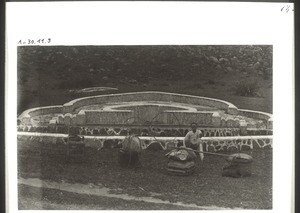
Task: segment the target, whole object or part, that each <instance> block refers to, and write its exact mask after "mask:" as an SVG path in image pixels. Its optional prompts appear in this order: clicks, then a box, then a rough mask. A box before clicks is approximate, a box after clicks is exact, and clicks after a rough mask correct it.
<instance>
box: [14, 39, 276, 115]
mask: <svg viewBox="0 0 300 213" xmlns="http://www.w3.org/2000/svg"><path fill="white" fill-rule="evenodd" d="M272 51H273V49H272V46H268V45H243V46H241V45H236V46H234V45H230V46H228V45H226V46H225V45H223V46H222V45H218V46H209V45H205V46H176V45H172V46H19V47H18V114H20V113H21V112H23V111H24V110H26V109H29V108H32V107H37V106H48V105H61V104H64V103H66V102H67V101H70V100H72V99H74V98H77V97H81V96H87V95H98V94H108V93H123V92H134V91H166V92H176V93H182V94H191V95H200V96H207V97H213V98H220V99H223V100H226V101H229V102H232V103H233V104H235V105H236V106H237V107H239V108H246V109H253V110H260V111H265V112H270V113H272ZM86 87H115V88H118V90H116V91H114V90H111V91H104V92H93V93H88V94H87V93H84V94H82V93H74V92H70V90H74V89H82V88H86Z"/></svg>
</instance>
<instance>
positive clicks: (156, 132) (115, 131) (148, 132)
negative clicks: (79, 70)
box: [18, 125, 240, 137]
mask: <svg viewBox="0 0 300 213" xmlns="http://www.w3.org/2000/svg"><path fill="white" fill-rule="evenodd" d="M75 128H76V129H75V131H76V132H77V134H80V135H94V136H126V135H128V134H129V133H132V134H135V135H138V136H164V137H180V136H184V135H186V133H187V132H188V131H189V130H190V128H189V127H156V126H155V127H151V126H150V125H149V126H133V127H130V126H127V127H109V126H103V127H93V126H83V127H75ZM73 129H74V128H73ZM198 129H199V130H200V131H201V132H202V134H203V136H205V137H224V136H238V135H240V129H239V128H210V127H200V128H198ZM18 131H19V132H37V133H62V134H68V132H69V129H68V127H67V126H42V127H33V126H22V127H21V126H19V127H18Z"/></svg>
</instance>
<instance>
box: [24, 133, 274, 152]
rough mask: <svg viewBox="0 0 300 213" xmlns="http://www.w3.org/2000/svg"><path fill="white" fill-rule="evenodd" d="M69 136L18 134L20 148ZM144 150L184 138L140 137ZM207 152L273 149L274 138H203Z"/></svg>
mask: <svg viewBox="0 0 300 213" xmlns="http://www.w3.org/2000/svg"><path fill="white" fill-rule="evenodd" d="M67 136H68V135H67V134H51V133H34V132H18V147H22V145H28V143H31V142H33V143H42V144H45V143H50V144H59V143H64V141H63V138H66V137H67ZM84 138H85V139H84V140H85V144H86V146H87V147H92V148H97V149H102V148H113V147H115V146H116V145H117V144H119V143H120V142H122V141H123V140H124V138H125V136H85V137H84ZM139 138H140V140H141V142H142V148H143V149H155V150H158V149H161V150H169V149H172V148H174V147H176V146H178V145H180V144H181V143H182V141H183V139H184V137H149V136H140V137H139ZM202 141H203V145H204V149H205V150H206V151H211V152H217V151H239V150H243V149H254V148H265V147H270V148H272V147H273V136H267V135H263V136H232V137H203V138H202Z"/></svg>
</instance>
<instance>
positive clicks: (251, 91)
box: [234, 81, 260, 97]
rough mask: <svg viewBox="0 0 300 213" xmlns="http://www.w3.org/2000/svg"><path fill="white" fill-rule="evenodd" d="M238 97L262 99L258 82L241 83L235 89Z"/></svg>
mask: <svg viewBox="0 0 300 213" xmlns="http://www.w3.org/2000/svg"><path fill="white" fill-rule="evenodd" d="M234 91H235V94H236V95H240V96H246V97H260V94H259V92H258V91H259V86H258V84H257V82H256V81H241V82H238V83H237V84H236V86H235V87H234Z"/></svg>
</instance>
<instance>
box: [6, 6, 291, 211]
mask: <svg viewBox="0 0 300 213" xmlns="http://www.w3.org/2000/svg"><path fill="white" fill-rule="evenodd" d="M149 4H151V3H149ZM42 6H45V5H42ZM73 6H74V5H73ZM100 6H101V4H100ZM113 6H116V5H115V4H113ZM177 6H178V5H177ZM284 6H285V5H283V6H282V7H284ZM282 7H281V8H282ZM41 8H42V9H41V11H43V10H44V9H45V8H44V7H41ZM75 8H77V7H75ZM188 8H190V7H188ZM144 9H145V8H144V7H141V9H140V10H139V11H138V12H136V11H135V10H134V9H132V11H133V13H136V14H137V15H141V14H142V11H144ZM91 10H93V9H91ZM192 11H194V10H192ZM61 12H62V11H61V10H59V15H58V16H60V15H61ZM185 12H186V11H185ZM71 14H72V16H73V15H74V14H73V13H71ZM167 14H168V13H167ZM120 15H122V14H120ZM158 15H162V14H161V13H158ZM72 16H71V17H72ZM100 16H101V15H100ZM173 16H174V14H173V13H171V15H170V19H171V18H172V17H173ZM188 16H189V15H188ZM141 17H144V16H143V15H141ZM189 17H190V16H189ZM191 17H193V18H195V17H196V15H191ZM125 19H126V18H125ZM89 20H90V19H89ZM126 20H127V21H128V20H129V21H132V19H130V18H129V19H126ZM155 20H156V19H155ZM184 20H186V19H184ZM64 21H65V20H64ZM148 21H149V19H147V18H146V21H145V23H148ZM107 22H108V23H109V22H110V23H112V25H109V24H108V23H105V24H104V25H101V23H100V24H99V25H100V28H99V29H97V30H99V32H98V31H97V33H98V34H97V35H101V32H104V31H105V30H110V31H109V32H112V34H114V36H116V38H119V37H120V36H122V35H120V34H117V33H116V32H119V30H120V29H121V30H124V31H126V33H125V34H126V35H127V36H128V35H131V33H132V32H130V33H128V32H127V31H129V29H127V28H126V27H124V26H121V25H122V24H121V23H122V21H121V23H119V24H118V26H119V27H120V29H119V28H117V27H118V26H114V25H113V24H114V23H116V22H115V21H114V19H112V20H111V21H107ZM196 22H197V21H195V20H193V21H192V23H196ZM92 23H93V22H92ZM154 23H157V20H156V21H155V22H154ZM172 23H173V22H172ZM80 24H82V22H81V23H80ZM127 24H128V23H127ZM130 24H131V23H130ZM176 24H177V22H176ZM176 24H175V25H176ZM61 25H62V24H58V26H61ZM71 25H72V27H74V25H76V23H74V25H73V24H71ZM133 25H134V26H136V23H133ZM175 25H174V24H171V23H170V26H171V28H172V29H173V27H174V26H175ZM181 25H182V23H181V22H180V23H179V26H181ZM191 25H192V24H190V23H189V24H188V27H190V26H191ZM101 26H104V29H101ZM108 26H109V27H108ZM111 26H114V27H116V28H114V27H112V28H111ZM259 26H260V25H259ZM150 28H151V29H156V28H155V27H153V26H151V27H150ZM60 29H61V28H60ZM72 29H73V30H74V28H72ZM83 29H87V28H86V27H84V26H83ZM93 29H94V28H93ZM130 29H132V28H130ZM145 29H146V27H142V28H137V29H136V31H137V33H138V34H139V33H141V32H142V34H143V33H145V32H144V31H143V30H145ZM209 29H210V28H209ZM139 30H140V31H139ZM176 30H177V29H176ZM223 30H224V29H223ZM166 31H167V30H166ZM73 32H74V31H72V33H73ZM89 32H94V31H93V30H92V31H89ZM147 32H148V31H147ZM246 32H247V30H246ZM60 33H61V32H60ZM72 33H69V34H68V35H70V34H72ZM106 33H107V32H106ZM115 33H116V34H117V35H115ZM197 33H199V32H198V31H197ZM104 34H105V33H104ZM108 34H109V33H108ZM41 35H42V36H41ZM41 35H40V36H35V37H29V36H27V37H26V36H20V37H18V36H16V35H15V36H14V38H17V39H15V40H14V41H13V42H15V45H16V46H15V50H14V56H15V59H14V61H15V62H16V64H15V65H14V69H11V70H15V75H13V77H14V82H15V83H14V85H15V87H14V88H15V90H14V91H15V92H16V93H15V94H14V98H15V99H16V100H15V101H16V102H14V103H15V112H16V114H15V115H14V117H11V118H10V119H12V120H15V121H14V122H12V124H13V125H11V126H12V129H14V131H15V133H13V134H12V135H10V136H9V137H10V138H14V139H13V141H15V142H14V145H11V146H12V147H13V149H14V150H15V151H13V153H14V154H13V156H15V158H14V161H15V163H14V164H13V167H12V168H11V169H10V173H9V174H10V177H14V180H16V183H14V186H13V187H14V188H13V189H11V190H13V192H14V193H17V196H16V197H15V199H16V201H15V205H16V206H15V207H14V208H16V209H17V210H211V211H215V210H232V211H233V212H237V211H240V210H269V211H270V210H274V212H277V211H275V210H276V209H277V208H279V209H280V208H281V209H282V208H283V207H278V206H277V205H278V204H277V203H276V201H278V198H277V196H278V194H280V192H278V191H277V189H276V188H277V186H278V181H277V180H278V174H277V175H274V172H278V170H279V169H277V168H278V167H277V166H278V162H282V163H287V162H289V159H290V158H289V157H290V156H291V155H290V154H289V153H288V150H290V141H289V138H290V137H289V136H286V138H284V137H282V135H281V134H282V132H283V131H286V132H288V131H289V130H285V129H282V128H280V130H281V131H278V127H279V125H278V123H281V125H286V126H288V122H285V121H284V119H289V118H290V117H289V114H288V110H287V115H286V116H285V118H282V116H283V115H282V114H280V116H278V113H277V115H276V112H278V110H277V109H278V107H277V106H278V104H277V103H278V102H277V100H278V97H280V98H283V99H282V100H284V98H288V97H289V96H288V95H287V94H288V93H285V95H286V97H284V95H283V96H282V94H280V93H278V88H279V90H280V89H282V91H284V88H283V87H285V91H289V90H288V89H289V88H290V87H289V86H283V85H278V82H280V81H278V72H277V71H278V68H276V66H278V63H277V61H276V60H277V59H278V58H279V57H278V55H276V51H277V48H278V46H277V43H276V42H275V41H274V42H268V41H267V40H264V39H262V40H260V41H263V42H252V43H251V42H249V41H244V42H243V40H242V41H238V42H229V43H228V42H222V41H223V40H222V39H221V40H220V41H217V40H216V41H215V42H212V41H209V40H208V42H197V39H196V41H195V38H191V39H190V42H189V36H187V35H185V37H187V39H186V40H184V42H173V43H172V42H166V41H165V40H164V39H162V41H159V42H157V41H155V38H157V37H156V35H155V36H153V37H155V38H154V41H153V42H148V40H149V38H151V35H149V37H147V39H146V40H145V41H146V42H145V41H144V42H143V41H142V40H141V41H139V42H134V43H130V42H128V43H126V42H114V41H113V40H109V41H108V40H107V41H108V42H100V43H94V42H93V41H94V40H92V42H89V41H88V40H87V41H86V42H80V43H76V42H75V43H72V42H69V43H68V42H66V43H63V42H61V43H60V42H55V36H53V35H54V34H53V35H51V34H48V35H46V34H45V33H43V34H41ZM60 35H61V34H60ZM199 35H201V34H199ZM208 35H209V34H208ZM77 36H79V35H77ZM79 37H80V36H79ZM87 37H88V36H87ZM96 37H97V36H96ZM108 37H109V36H108ZM218 37H219V36H218ZM133 38H136V39H140V37H133ZM133 38H132V39H133ZM170 39H171V40H172V41H174V38H171V37H170ZM176 39H179V40H180V39H181V36H178V35H177V37H176ZM73 42H74V41H73ZM286 51H287V52H288V51H289V50H286ZM277 54H278V53H277ZM289 54H290V53H287V55H289ZM286 68H287V69H288V70H290V69H291V68H290V67H289V66H286ZM289 72H290V71H289ZM11 75H12V74H11ZM282 82H287V80H286V79H285V78H282ZM276 88H277V89H276ZM274 94H277V96H275V95H274ZM282 100H281V101H282ZM274 101H275V102H274ZM274 103H275V104H274ZM284 103H286V104H288V103H289V102H288V101H285V102H284ZM286 107H287V106H286ZM287 108H288V107H287ZM273 114H274V125H273ZM283 117H284V116H283ZM276 119H278V120H277V121H276ZM276 122H277V123H276ZM284 122H285V124H283V123H284ZM14 125H15V126H14ZM287 128H288V129H291V128H290V127H287ZM276 131H277V132H276ZM283 138H284V139H285V140H286V141H280V140H282V139H283ZM282 142H286V146H285V147H286V150H283V149H282V147H284V146H283V145H282ZM278 143H281V145H280V146H279V145H278ZM279 147H280V148H279ZM279 149H281V150H282V152H284V153H283V154H280V155H278V150H279ZM9 150H12V149H11V148H9ZM276 150H277V151H276ZM10 153H12V151H10ZM285 155H287V156H285ZM11 157H12V156H11ZM276 164H277V165H276ZM280 166H281V167H280V168H282V167H284V165H281V164H280ZM288 168H290V167H289V166H287V167H286V169H288ZM283 171H284V170H283ZM288 174H289V173H286V175H285V176H284V177H286V179H287V178H288ZM279 175H280V174H279ZM274 178H275V179H274ZM276 178H277V179H276ZM274 184H275V185H274ZM287 187H289V183H287ZM287 198H288V197H287ZM274 199H275V200H274ZM283 202H284V201H283Z"/></svg>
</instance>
